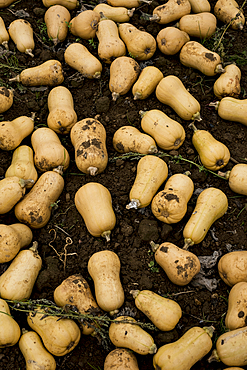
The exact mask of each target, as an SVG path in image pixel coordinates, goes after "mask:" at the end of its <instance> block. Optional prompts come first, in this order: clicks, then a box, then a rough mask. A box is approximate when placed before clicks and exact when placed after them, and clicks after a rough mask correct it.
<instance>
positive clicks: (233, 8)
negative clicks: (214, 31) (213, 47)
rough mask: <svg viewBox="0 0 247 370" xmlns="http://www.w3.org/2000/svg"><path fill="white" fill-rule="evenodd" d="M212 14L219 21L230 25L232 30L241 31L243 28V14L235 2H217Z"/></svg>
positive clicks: (233, 0)
mask: <svg viewBox="0 0 247 370" xmlns="http://www.w3.org/2000/svg"><path fill="white" fill-rule="evenodd" d="M214 14H215V15H216V17H217V18H218V19H219V20H220V21H222V22H224V23H227V24H229V23H230V25H231V28H232V29H234V30H238V29H239V30H242V29H243V27H244V24H245V17H244V14H243V11H242V9H240V7H239V5H238V3H237V2H236V1H235V0H218V1H217V2H216V4H215V7H214Z"/></svg>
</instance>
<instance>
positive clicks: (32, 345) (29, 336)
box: [19, 329, 56, 370]
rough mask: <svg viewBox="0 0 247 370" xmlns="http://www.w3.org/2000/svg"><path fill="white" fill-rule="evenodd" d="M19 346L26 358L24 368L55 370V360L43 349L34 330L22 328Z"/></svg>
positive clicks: (29, 369)
mask: <svg viewBox="0 0 247 370" xmlns="http://www.w3.org/2000/svg"><path fill="white" fill-rule="evenodd" d="M19 348H20V351H21V353H22V354H23V356H24V358H25V360H26V370H36V369H42V370H55V369H56V361H55V359H54V357H53V356H52V355H51V354H50V353H49V352H48V351H47V350H46V349H45V347H44V346H43V344H42V342H41V339H40V337H39V336H38V334H37V333H36V332H35V331H27V330H25V329H24V330H22V336H21V338H20V340H19Z"/></svg>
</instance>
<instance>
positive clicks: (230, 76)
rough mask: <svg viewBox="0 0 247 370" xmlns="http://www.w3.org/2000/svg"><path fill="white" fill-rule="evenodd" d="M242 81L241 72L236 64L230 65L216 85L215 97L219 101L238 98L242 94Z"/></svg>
mask: <svg viewBox="0 0 247 370" xmlns="http://www.w3.org/2000/svg"><path fill="white" fill-rule="evenodd" d="M240 79H241V70H240V69H239V68H238V67H237V66H236V65H235V64H228V65H227V66H226V67H225V72H224V73H222V74H221V75H220V77H219V78H218V79H217V80H216V81H215V83H214V95H215V96H217V98H219V99H222V98H224V97H225V96H232V97H233V98H237V97H238V96H239V94H240V92H241V86H240Z"/></svg>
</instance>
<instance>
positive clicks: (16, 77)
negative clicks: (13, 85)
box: [9, 75, 21, 82]
mask: <svg viewBox="0 0 247 370" xmlns="http://www.w3.org/2000/svg"><path fill="white" fill-rule="evenodd" d="M9 82H21V78H20V75H17V76H15V77H13V78H10V79H9Z"/></svg>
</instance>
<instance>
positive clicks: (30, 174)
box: [5, 145, 38, 189]
mask: <svg viewBox="0 0 247 370" xmlns="http://www.w3.org/2000/svg"><path fill="white" fill-rule="evenodd" d="M11 176H17V177H19V179H23V180H29V179H31V180H33V182H30V183H29V184H27V185H26V188H27V189H28V188H31V187H32V186H33V184H34V183H35V182H36V181H37V178H38V173H37V171H36V168H35V167H34V160H33V150H32V148H30V146H27V145H21V146H18V147H17V148H16V149H15V151H14V153H13V155H12V161H11V165H10V166H9V168H8V169H7V171H6V172H5V177H11Z"/></svg>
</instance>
